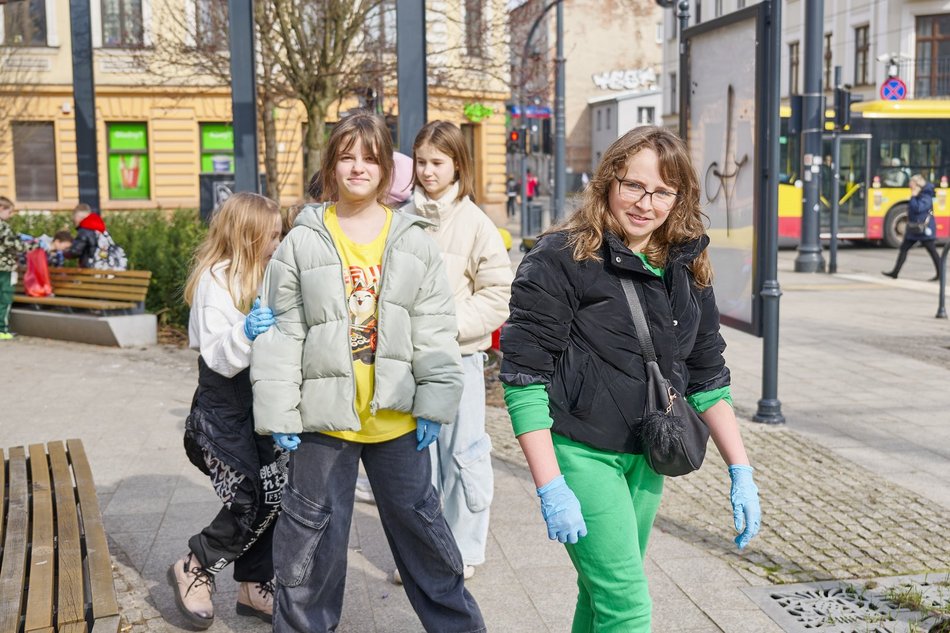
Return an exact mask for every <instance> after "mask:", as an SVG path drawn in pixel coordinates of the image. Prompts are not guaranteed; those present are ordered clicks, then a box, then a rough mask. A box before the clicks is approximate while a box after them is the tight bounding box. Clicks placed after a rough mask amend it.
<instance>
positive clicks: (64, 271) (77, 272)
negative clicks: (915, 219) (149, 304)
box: [49, 268, 152, 279]
mask: <svg viewBox="0 0 950 633" xmlns="http://www.w3.org/2000/svg"><path fill="white" fill-rule="evenodd" d="M49 272H50V274H51V275H52V274H61V275H74V276H77V277H79V276H83V275H110V276H112V277H116V278H122V277H126V278H129V279H148V278H150V277H151V276H152V271H150V270H101V269H99V268H50V269H49Z"/></svg>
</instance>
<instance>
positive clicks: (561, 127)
mask: <svg viewBox="0 0 950 633" xmlns="http://www.w3.org/2000/svg"><path fill="white" fill-rule="evenodd" d="M556 15H557V19H556V21H557V26H556V30H557V54H556V56H555V59H554V68H555V73H554V205H553V208H552V209H551V218H552V220H553V222H554V223H555V224H556V223H558V222H560V221H561V219H562V218H563V217H564V195H565V190H566V188H567V187H566V185H567V183H566V182H565V179H566V177H567V170H566V168H565V154H566V151H567V150H566V147H565V139H564V136H565V134H566V132H565V127H566V125H565V116H564V110H565V105H564V88H565V83H566V79H565V73H564V3H563V2H558V3H557V13H556Z"/></svg>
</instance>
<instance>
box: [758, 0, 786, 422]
mask: <svg viewBox="0 0 950 633" xmlns="http://www.w3.org/2000/svg"><path fill="white" fill-rule="evenodd" d="M768 7H769V18H768V29H769V31H768V37H767V38H766V40H765V41H766V42H767V44H766V45H767V46H768V55H767V58H768V63H767V64H766V68H778V67H779V60H780V59H781V58H782V0H769V4H768ZM766 76H768V77H770V79H769V82H768V87H767V90H768V98H767V100H766V103H767V104H768V105H767V107H768V132H767V134H768V138H767V140H768V148H769V152H768V165H767V167H766V170H767V178H766V187H765V212H764V213H763V214H762V217H763V218H764V220H763V222H762V225H763V226H762V233H761V237H762V239H763V240H764V241H765V244H764V247H763V250H764V252H765V261H764V262H763V263H764V266H763V269H764V270H763V271H762V277H763V279H762V290H761V292H760V293H759V294H760V296H761V297H762V398H761V399H760V400H759V404H758V410H757V411H756V412H755V415H754V416H753V417H752V419H753V420H755V421H756V422H762V423H764V424H784V423H785V416H784V415H782V402H781V401H780V400H779V399H778V343H779V338H778V329H779V299H780V298H781V296H782V289H781V287H780V286H779V283H778V182H779V138H778V137H779V131H780V130H781V128H780V120H779V106H780V104H781V87H780V86H779V81H780V79H779V73H766Z"/></svg>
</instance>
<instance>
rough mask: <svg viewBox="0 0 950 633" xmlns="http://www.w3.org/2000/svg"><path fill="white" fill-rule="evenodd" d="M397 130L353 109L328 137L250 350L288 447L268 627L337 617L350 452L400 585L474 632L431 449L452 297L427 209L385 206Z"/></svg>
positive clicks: (260, 425) (440, 619) (477, 619)
mask: <svg viewBox="0 0 950 633" xmlns="http://www.w3.org/2000/svg"><path fill="white" fill-rule="evenodd" d="M391 173H392V141H391V139H390V134H389V130H388V129H387V128H386V126H385V123H383V122H382V121H381V120H380V119H379V118H377V117H375V116H373V115H371V114H368V113H358V114H354V115H351V116H349V117H347V118H346V119H344V120H343V121H341V122H340V123H339V124H338V125H337V126H336V128H334V131H333V133H332V134H331V136H330V140H329V142H328V146H327V149H326V153H325V157H324V162H323V165H322V166H321V174H322V176H323V196H324V200H325V201H326V204H322V205H310V206H308V207H306V208H305V209H304V210H303V211H302V212H301V214H300V215H299V216H298V218H297V221H296V224H295V226H294V228H293V229H292V230H291V231H290V233H288V235H287V237H286V239H285V240H284V242H283V243H282V244H281V246H280V248H279V249H278V250H277V252H276V253H275V254H274V256H273V258H272V260H271V263H270V265H269V266H268V269H267V273H266V275H265V280H264V299H265V301H266V303H267V305H268V306H269V307H270V308H271V309H272V310H273V312H274V316H275V318H276V320H277V324H276V326H275V327H274V328H272V329H271V330H270V331H269V332H267V333H265V334H263V335H261V336H260V337H259V338H258V339H257V341H255V345H254V349H253V352H252V358H251V382H252V383H253V389H254V413H255V420H256V421H257V427H256V430H257V432H258V433H269V434H272V435H273V437H274V441H275V442H276V443H277V444H278V445H280V446H282V447H283V448H286V449H288V450H290V451H292V452H291V458H290V464H289V472H288V481H287V485H286V487H285V490H284V496H283V498H282V502H281V506H282V508H283V513H282V514H281V517H280V519H279V520H278V523H277V526H276V528H275V533H274V571H275V575H276V579H277V593H276V598H275V601H276V608H275V610H274V611H275V615H274V630H276V631H308V632H309V631H328V630H335V629H336V627H337V625H338V623H339V619H340V612H341V611H342V603H343V587H344V584H345V578H346V567H347V562H346V556H347V541H348V538H349V531H350V521H351V518H352V513H353V501H354V484H355V483H356V477H357V471H358V467H359V462H360V461H362V462H363V466H364V467H365V469H366V474H367V476H368V477H369V480H370V484H371V485H372V487H373V490H374V492H375V495H376V501H377V505H378V508H379V514H380V519H381V520H382V523H383V529H384V530H385V532H386V536H387V540H388V541H389V544H390V548H391V550H392V554H393V559H394V560H395V562H396V567H397V569H398V570H399V573H400V576H401V577H402V579H403V582H404V584H405V590H406V595H407V596H408V598H409V601H410V603H411V604H412V606H413V608H414V609H415V611H416V614H417V615H418V616H419V619H420V620H421V621H422V624H423V626H424V627H425V629H426V630H427V631H447V630H452V631H482V630H484V621H483V620H482V616H481V613H480V611H479V609H478V605H477V604H476V603H475V600H474V598H472V596H471V594H469V593H468V592H467V591H466V590H465V586H464V582H463V577H462V558H461V555H460V554H459V550H458V547H457V546H456V544H455V541H454V539H453V537H452V533H451V532H450V531H449V527H448V525H447V524H446V521H445V518H444V516H443V514H442V510H441V507H440V504H439V498H438V496H437V495H436V493H435V490H434V489H433V487H432V484H431V463H430V460H429V453H428V451H427V450H424V449H426V448H427V447H428V446H429V444H431V443H432V442H433V441H434V440H435V439H436V438H437V437H438V435H439V430H440V429H441V427H442V425H443V424H449V423H451V422H452V421H453V420H454V418H455V412H456V409H457V407H458V403H459V398H460V396H461V388H462V378H461V367H460V354H459V349H458V345H457V343H456V342H455V339H456V335H457V326H456V320H455V307H454V304H453V300H452V293H451V290H450V289H449V284H448V280H447V279H446V275H445V271H444V269H443V266H442V261H441V258H440V255H439V249H438V247H437V246H436V244H435V242H434V241H433V240H432V239H431V238H429V237H428V236H427V235H426V234H425V230H424V229H425V227H426V226H428V224H429V223H428V221H426V220H424V219H422V218H418V217H416V216H411V215H408V214H401V213H394V212H393V211H392V210H391V209H389V208H387V207H385V206H383V205H382V204H381V202H380V201H381V200H382V199H383V197H384V196H385V194H386V190H387V189H388V186H389V180H390V175H391Z"/></svg>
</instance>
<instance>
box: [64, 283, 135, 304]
mask: <svg viewBox="0 0 950 633" xmlns="http://www.w3.org/2000/svg"><path fill="white" fill-rule="evenodd" d="M145 295H146V293H144V292H140V291H138V290H132V291H131V292H130V291H128V290H125V289H123V288H95V287H89V286H73V287H70V288H68V289H64V288H62V287H60V288H59V289H57V288H53V296H56V297H77V298H79V299H116V300H118V301H132V302H138V301H145Z"/></svg>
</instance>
